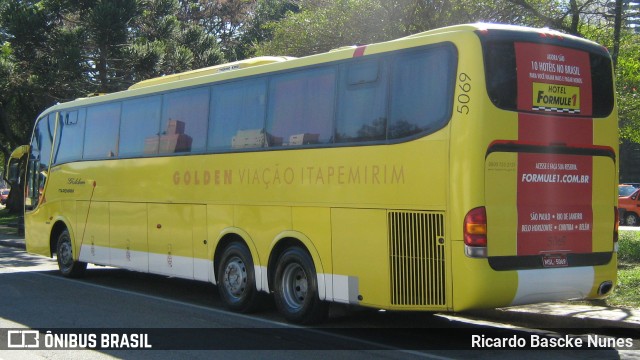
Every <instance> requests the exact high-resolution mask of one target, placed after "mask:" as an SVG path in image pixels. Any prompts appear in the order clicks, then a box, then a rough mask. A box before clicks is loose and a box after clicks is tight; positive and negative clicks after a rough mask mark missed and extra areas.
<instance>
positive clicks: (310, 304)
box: [274, 247, 329, 324]
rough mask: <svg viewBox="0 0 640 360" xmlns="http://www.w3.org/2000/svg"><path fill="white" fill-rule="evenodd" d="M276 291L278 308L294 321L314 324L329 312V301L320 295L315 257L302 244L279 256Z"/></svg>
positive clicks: (323, 318)
mask: <svg viewBox="0 0 640 360" xmlns="http://www.w3.org/2000/svg"><path fill="white" fill-rule="evenodd" d="M274 295H275V302H276V307H277V308H278V311H279V312H280V313H281V314H282V315H283V316H284V317H285V318H286V319H287V320H288V321H290V322H293V323H296V324H314V323H318V322H321V321H323V320H325V319H326V318H327V316H328V314H329V304H328V303H327V302H324V301H321V300H320V298H319V297H318V277H317V276H316V270H315V266H314V265H313V259H312V258H311V256H310V255H309V254H308V253H307V252H306V251H305V250H303V249H301V248H299V247H292V248H289V249H287V250H286V251H285V252H284V253H283V254H282V255H281V256H280V258H279V259H278V264H277V266H276V274H275V294H274Z"/></svg>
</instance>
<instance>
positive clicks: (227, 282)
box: [218, 242, 260, 313]
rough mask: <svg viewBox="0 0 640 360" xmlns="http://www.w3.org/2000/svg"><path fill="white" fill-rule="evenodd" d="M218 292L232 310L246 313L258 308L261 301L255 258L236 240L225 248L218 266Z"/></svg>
mask: <svg viewBox="0 0 640 360" xmlns="http://www.w3.org/2000/svg"><path fill="white" fill-rule="evenodd" d="M218 292H219V293H220V297H221V298H222V300H223V301H224V302H225V304H226V305H227V308H229V309H230V310H233V311H238V312H245V313H246V312H251V311H254V310H256V309H257V307H258V305H259V303H260V301H259V296H258V290H257V289H256V279H255V271H254V268H253V258H252V257H251V252H250V251H249V249H248V248H247V247H246V246H245V245H244V244H241V243H238V242H234V243H231V244H229V245H228V246H227V247H226V248H225V249H224V252H223V253H222V258H221V260H220V265H219V267H218Z"/></svg>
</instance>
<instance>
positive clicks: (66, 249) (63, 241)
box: [56, 230, 87, 278]
mask: <svg viewBox="0 0 640 360" xmlns="http://www.w3.org/2000/svg"><path fill="white" fill-rule="evenodd" d="M56 257H57V259H58V269H60V272H61V273H62V275H63V276H65V277H70V278H78V277H81V276H82V275H84V271H85V270H86V269H87V263H85V262H82V261H75V260H74V259H73V246H72V245H71V236H70V235H69V231H68V230H64V231H63V232H62V233H60V235H59V236H58V245H57V246H56Z"/></svg>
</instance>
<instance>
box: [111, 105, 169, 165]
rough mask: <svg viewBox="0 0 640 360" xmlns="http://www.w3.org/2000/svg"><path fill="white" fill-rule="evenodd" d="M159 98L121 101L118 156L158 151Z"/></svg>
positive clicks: (155, 152)
mask: <svg viewBox="0 0 640 360" xmlns="http://www.w3.org/2000/svg"><path fill="white" fill-rule="evenodd" d="M161 100H162V99H161V97H160V96H154V97H147V98H142V99H135V100H130V101H125V102H123V103H122V120H121V123H120V147H119V156H123V157H126V156H140V155H146V154H157V153H158V147H159V144H160V110H161Z"/></svg>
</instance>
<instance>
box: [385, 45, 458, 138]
mask: <svg viewBox="0 0 640 360" xmlns="http://www.w3.org/2000/svg"><path fill="white" fill-rule="evenodd" d="M454 54H455V48H454V47H453V45H441V46H436V47H431V48H427V49H423V50H421V51H419V52H411V53H407V54H403V55H400V56H398V58H397V59H395V61H394V63H393V66H392V74H391V79H392V80H391V103H390V111H389V114H390V115H389V124H388V130H387V131H388V138H389V139H399V138H403V137H408V136H412V135H416V134H419V133H422V132H427V131H429V132H433V131H436V130H439V129H440V128H441V127H442V126H444V125H445V124H446V123H447V121H448V120H449V118H450V117H451V113H452V109H453V89H454V88H453V86H454V82H455V71H456V68H457V66H456V65H457V62H456V59H455V56H454Z"/></svg>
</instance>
